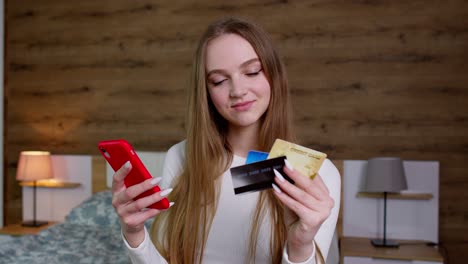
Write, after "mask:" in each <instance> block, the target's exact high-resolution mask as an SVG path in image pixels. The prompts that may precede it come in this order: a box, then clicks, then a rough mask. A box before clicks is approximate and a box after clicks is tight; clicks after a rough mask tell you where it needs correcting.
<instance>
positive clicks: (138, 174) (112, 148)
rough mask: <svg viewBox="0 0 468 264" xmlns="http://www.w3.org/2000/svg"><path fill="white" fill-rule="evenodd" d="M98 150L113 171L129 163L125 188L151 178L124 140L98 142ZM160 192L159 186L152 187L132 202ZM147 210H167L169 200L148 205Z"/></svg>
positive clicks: (165, 199)
mask: <svg viewBox="0 0 468 264" xmlns="http://www.w3.org/2000/svg"><path fill="white" fill-rule="evenodd" d="M98 148H99V152H101V154H102V156H103V157H104V158H105V159H106V160H107V163H109V165H110V166H111V167H112V169H114V171H117V170H119V169H120V168H121V167H122V166H123V165H124V164H125V162H127V161H130V163H131V164H132V169H131V170H130V172H129V173H128V175H127V176H126V177H125V179H124V183H125V186H127V187H130V186H133V185H135V184H138V183H140V182H142V181H144V180H147V179H151V178H153V177H152V176H151V174H150V173H149V171H148V170H147V169H146V167H145V165H143V162H141V160H140V158H139V157H138V155H137V154H136V152H135V150H133V148H132V146H131V145H130V144H129V143H128V142H127V141H126V140H124V139H117V140H104V141H100V142H99V143H98ZM160 190H161V189H160V188H159V186H154V187H153V188H152V189H149V190H147V191H145V192H144V193H142V194H140V195H138V196H137V197H135V199H134V200H138V199H140V198H142V197H146V196H148V195H151V194H153V193H157V192H159V191H160ZM148 208H153V209H167V208H169V200H168V199H167V198H164V199H162V200H161V201H159V202H157V203H155V204H152V205H150V206H149V207H148Z"/></svg>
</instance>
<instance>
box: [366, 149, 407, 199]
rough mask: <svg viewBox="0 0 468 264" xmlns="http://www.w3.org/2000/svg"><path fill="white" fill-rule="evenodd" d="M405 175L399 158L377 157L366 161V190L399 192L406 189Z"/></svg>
mask: <svg viewBox="0 0 468 264" xmlns="http://www.w3.org/2000/svg"><path fill="white" fill-rule="evenodd" d="M407 188H408V187H407V184H406V176H405V170H404V169H403V161H402V160H401V159H400V158H393V157H379V158H373V159H369V161H368V163H367V177H366V183H365V190H364V191H366V192H400V191H401V190H406V189H407Z"/></svg>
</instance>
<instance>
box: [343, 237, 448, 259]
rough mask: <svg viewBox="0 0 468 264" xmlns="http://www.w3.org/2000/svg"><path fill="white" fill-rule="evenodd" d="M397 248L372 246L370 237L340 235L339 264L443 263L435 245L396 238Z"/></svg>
mask: <svg viewBox="0 0 468 264" xmlns="http://www.w3.org/2000/svg"><path fill="white" fill-rule="evenodd" d="M396 241H397V242H399V243H400V247H398V248H381V247H374V246H372V245H371V243H370V238H362V237H342V238H341V239H340V257H341V264H443V263H444V258H443V257H442V255H441V254H440V252H439V250H438V248H437V247H432V246H428V245H426V243H427V241H421V240H417V241H416V240H396Z"/></svg>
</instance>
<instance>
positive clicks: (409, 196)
mask: <svg viewBox="0 0 468 264" xmlns="http://www.w3.org/2000/svg"><path fill="white" fill-rule="evenodd" d="M356 197H359V198H384V194H383V193H369V192H358V193H357V195H356ZM433 197H434V196H433V195H432V193H388V194H387V199H401V200H430V199H432V198H433Z"/></svg>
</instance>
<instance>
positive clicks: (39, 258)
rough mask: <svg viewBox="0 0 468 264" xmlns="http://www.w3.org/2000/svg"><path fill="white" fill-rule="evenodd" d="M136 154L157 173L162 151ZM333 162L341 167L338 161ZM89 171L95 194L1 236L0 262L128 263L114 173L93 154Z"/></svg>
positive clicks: (333, 258) (334, 250) (333, 257)
mask: <svg viewBox="0 0 468 264" xmlns="http://www.w3.org/2000/svg"><path fill="white" fill-rule="evenodd" d="M138 155H139V156H140V158H141V159H142V161H143V163H145V164H146V165H149V166H147V167H148V170H149V171H150V172H151V174H153V175H160V174H159V171H158V170H160V169H161V167H162V164H163V162H164V153H156V152H147V153H145V152H143V153H142V152H138ZM335 164H336V165H337V166H338V167H339V169H340V167H341V166H340V165H341V161H340V162H339V163H338V164H337V163H336V162H335ZM92 174H93V176H92V177H93V179H92V181H93V192H94V194H93V195H92V196H91V197H89V198H88V199H86V200H85V201H84V202H82V203H81V204H79V205H78V206H76V207H74V208H73V209H72V210H71V211H70V212H69V213H68V214H67V216H66V217H65V221H63V222H62V223H60V224H56V225H53V226H51V227H49V228H47V229H45V230H43V231H41V232H40V233H39V234H37V235H26V236H20V237H10V236H0V263H47V264H54V263H93V264H94V263H96V264H99V263H117V264H119V263H130V259H129V257H128V256H127V252H126V249H125V246H124V243H123V241H122V238H121V231H120V224H119V220H118V217H117V214H116V213H115V211H114V209H113V207H112V195H111V192H110V190H109V189H108V187H109V186H110V185H111V184H110V181H111V176H112V174H113V172H112V170H111V169H109V168H106V165H105V161H104V159H102V158H101V157H95V158H93V172H92ZM104 175H105V176H106V177H104ZM340 215H341V214H340ZM340 222H341V221H340V219H339V224H338V225H340ZM150 225H151V221H147V222H146V226H147V227H149V226H150ZM338 258H339V257H338V243H337V238H336V237H335V238H334V240H333V242H332V245H331V248H330V252H329V255H328V260H327V263H330V264H336V263H338Z"/></svg>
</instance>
